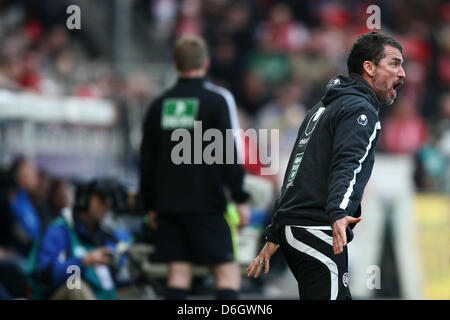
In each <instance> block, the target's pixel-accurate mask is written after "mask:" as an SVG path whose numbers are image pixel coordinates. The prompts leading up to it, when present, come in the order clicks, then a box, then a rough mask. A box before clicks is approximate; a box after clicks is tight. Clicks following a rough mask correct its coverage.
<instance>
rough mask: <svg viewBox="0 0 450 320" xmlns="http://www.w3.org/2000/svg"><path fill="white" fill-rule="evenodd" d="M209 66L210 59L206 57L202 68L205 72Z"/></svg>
mask: <svg viewBox="0 0 450 320" xmlns="http://www.w3.org/2000/svg"><path fill="white" fill-rule="evenodd" d="M210 66H211V60H209V59H206V60H205V64H204V65H203V70H205V72H208V70H209V67H210Z"/></svg>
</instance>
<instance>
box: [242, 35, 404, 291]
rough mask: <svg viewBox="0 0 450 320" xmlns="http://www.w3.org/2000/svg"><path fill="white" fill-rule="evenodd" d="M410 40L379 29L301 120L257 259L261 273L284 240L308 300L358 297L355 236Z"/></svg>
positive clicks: (362, 40)
mask: <svg viewBox="0 0 450 320" xmlns="http://www.w3.org/2000/svg"><path fill="white" fill-rule="evenodd" d="M402 63H403V57H402V47H401V45H400V44H399V43H398V42H397V41H396V40H395V39H393V38H392V37H390V36H386V35H382V34H380V33H377V32H371V33H368V34H365V35H362V36H361V37H359V38H358V39H357V40H356V42H355V43H354V44H353V48H352V49H351V52H350V54H349V56H348V60H347V66H348V72H349V75H348V76H344V75H338V76H336V77H335V78H333V79H332V80H331V81H330V82H329V83H328V85H327V88H326V92H325V95H324V97H323V98H322V99H321V101H320V102H319V103H318V104H317V105H316V106H314V107H313V108H312V109H311V110H310V111H309V112H308V114H307V116H306V118H305V120H304V121H303V123H302V125H301V126H300V129H299V132H298V136H297V140H296V143H295V145H294V149H293V151H292V154H291V157H290V160H289V165H288V168H287V170H286V174H285V177H284V182H283V186H282V189H281V195H280V197H279V199H278V200H277V202H276V204H275V207H274V210H273V218H272V223H271V225H270V226H269V227H268V228H267V229H266V240H267V243H266V245H265V247H264V248H263V249H262V250H261V252H260V254H259V255H258V256H257V257H256V258H255V260H253V262H252V263H251V264H250V266H249V268H248V270H249V276H252V275H253V274H255V277H258V276H259V274H260V272H261V270H262V269H263V266H264V265H265V273H267V272H268V271H269V260H270V257H271V256H272V255H273V253H274V252H275V251H276V250H277V249H278V247H280V246H281V249H282V251H283V253H284V256H285V258H286V261H287V263H288V265H289V267H290V269H291V271H292V272H293V274H294V276H295V278H296V279H297V281H298V284H299V295H300V298H301V299H351V295H350V290H349V288H348V271H347V260H348V256H347V247H346V245H347V243H348V242H350V241H351V240H352V238H353V232H352V228H353V227H354V226H355V224H356V223H358V222H359V221H360V220H361V218H360V216H361V205H360V202H361V199H362V196H363V191H364V188H365V186H366V184H367V182H368V180H369V177H370V174H371V172H372V168H373V164H374V156H375V154H374V151H375V146H376V144H377V142H378V138H379V134H380V129H381V125H380V122H379V119H378V110H379V105H380V103H384V104H387V105H391V104H392V103H393V102H394V99H395V97H396V94H397V92H396V89H397V88H398V86H399V85H401V84H402V83H403V80H404V78H405V72H404V70H403V67H402Z"/></svg>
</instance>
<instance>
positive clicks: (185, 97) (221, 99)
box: [140, 36, 250, 300]
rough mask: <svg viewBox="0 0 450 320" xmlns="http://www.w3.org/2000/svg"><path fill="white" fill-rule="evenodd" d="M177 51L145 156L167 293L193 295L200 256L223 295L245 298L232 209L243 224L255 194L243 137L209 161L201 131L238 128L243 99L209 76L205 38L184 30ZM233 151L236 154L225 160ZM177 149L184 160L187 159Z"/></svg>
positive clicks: (146, 137) (143, 174)
mask: <svg viewBox="0 0 450 320" xmlns="http://www.w3.org/2000/svg"><path fill="white" fill-rule="evenodd" d="M173 55H174V60H175V68H176V70H177V71H178V73H179V79H178V81H177V83H176V84H175V86H173V87H172V88H170V89H168V90H167V91H165V92H164V93H163V94H162V95H161V96H160V97H158V98H157V99H155V100H154V101H153V103H152V104H151V105H150V108H149V110H148V113H147V115H146V118H145V121H144V128H143V140H142V145H141V159H140V169H141V170H140V192H141V196H142V199H143V202H144V206H145V209H146V210H147V212H149V215H150V222H151V227H152V228H154V229H155V230H156V232H155V246H156V253H155V254H156V257H157V259H158V260H159V261H161V262H167V263H168V264H169V276H168V283H167V293H166V298H167V299H176V300H182V299H186V298H187V295H188V293H189V290H190V287H191V282H192V265H193V264H199V265H208V266H210V267H211V268H212V271H213V274H214V276H215V280H216V298H217V299H220V300H222V299H227V300H234V299H238V293H239V289H240V283H241V273H240V269H239V266H238V264H237V262H236V256H235V248H234V246H233V243H234V244H236V242H235V241H236V239H233V237H234V235H235V234H236V233H235V230H233V228H236V225H234V226H233V223H232V221H231V220H232V219H230V217H229V216H228V215H227V214H226V211H227V205H228V202H229V201H233V202H234V203H236V207H237V211H238V213H239V216H240V226H241V227H242V226H244V225H246V224H247V223H248V221H249V218H250V209H249V207H248V205H246V204H245V203H246V201H247V200H248V197H249V194H248V193H247V192H246V191H245V190H244V188H243V179H244V169H243V166H242V165H240V164H238V161H237V159H238V152H239V151H240V150H239V149H240V148H239V140H238V139H236V136H234V137H233V135H232V141H231V142H232V144H231V150H230V144H227V145H226V146H225V147H224V148H223V153H222V160H223V161H221V160H219V161H214V162H213V163H208V162H207V161H203V160H204V159H202V158H203V149H204V147H205V145H206V143H205V142H204V141H203V138H202V136H201V135H200V136H199V135H197V134H196V131H197V129H199V128H201V129H202V130H203V131H206V130H208V129H214V130H216V131H217V130H220V133H221V135H222V137H223V138H224V139H223V140H224V141H225V137H226V136H227V131H228V132H229V129H234V131H233V132H236V133H237V131H236V130H237V129H238V120H237V110H236V105H235V102H234V98H233V95H232V94H231V93H230V92H229V91H228V90H226V89H224V88H222V87H219V86H216V85H213V84H212V83H210V82H208V81H207V80H206V79H205V75H206V73H207V70H208V67H209V65H210V60H209V55H208V51H207V48H206V44H205V42H204V40H203V39H202V38H200V37H197V36H185V37H182V38H180V39H179V40H178V41H177V42H176V44H175V47H174V50H173ZM179 129H181V131H180V130H179ZM177 130H178V131H177ZM180 132H182V133H189V137H188V138H186V137H184V138H185V139H183V141H182V142H183V143H185V146H186V147H187V148H184V149H183V150H182V151H180V150H178V149H179V148H178V147H179V144H180V143H181V142H179V139H180V135H178V134H177V133H180ZM233 141H234V143H233ZM199 145H200V146H201V148H198V146H199ZM175 150H178V151H177V152H175ZM221 150H222V149H221ZM221 150H219V151H221ZM216 151H217V150H216ZM219 153H221V152H219ZM230 153H231V155H232V157H231V159H232V160H233V161H225V159H227V160H229V159H230ZM174 157H181V158H182V159H184V160H183V161H182V162H181V163H180V161H179V159H178V158H177V159H174ZM199 159H200V160H201V161H198V160H199Z"/></svg>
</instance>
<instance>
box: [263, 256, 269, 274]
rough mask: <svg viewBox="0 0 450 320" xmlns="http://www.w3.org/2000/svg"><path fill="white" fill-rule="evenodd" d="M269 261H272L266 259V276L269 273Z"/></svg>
mask: <svg viewBox="0 0 450 320" xmlns="http://www.w3.org/2000/svg"><path fill="white" fill-rule="evenodd" d="M269 261H270V259H269V258H265V259H264V266H265V270H264V274H268V273H269V264H270V263H269Z"/></svg>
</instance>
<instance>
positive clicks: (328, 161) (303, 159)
mask: <svg viewBox="0 0 450 320" xmlns="http://www.w3.org/2000/svg"><path fill="white" fill-rule="evenodd" d="M378 108H379V101H378V99H377V96H376V94H375V91H374V90H373V89H372V87H371V86H370V85H369V83H368V82H367V81H366V80H365V79H364V78H362V77H361V76H359V75H356V74H350V75H349V76H344V75H338V76H336V77H335V78H333V79H332V80H331V81H330V82H329V83H328V85H327V89H326V92H325V95H324V97H323V98H322V99H321V101H320V102H319V103H318V104H317V105H316V106H314V107H313V108H312V109H311V110H310V111H309V112H308V114H307V116H306V118H305V120H304V121H303V123H302V124H301V126H300V129H299V132H298V135H297V140H296V142H295V145H294V148H293V151H292V154H291V156H290V160H289V164H288V167H287V170H286V174H285V177H284V181H283V186H282V189H281V195H280V197H279V199H278V200H277V202H276V204H275V207H274V209H273V217H272V223H271V225H270V226H269V227H268V228H267V229H266V239H267V240H269V241H272V242H275V243H278V242H279V237H278V233H277V230H278V229H279V228H280V227H282V226H285V225H298V226H331V225H332V224H333V222H334V221H336V220H338V219H341V218H343V217H345V216H347V215H348V216H354V217H359V216H360V215H361V206H360V202H361V199H362V196H363V191H364V188H365V186H366V184H367V182H368V180H369V177H370V175H371V172H372V168H373V164H374V150H375V147H376V144H377V141H378V138H379V134H380V129H381V126H380V122H379V119H378ZM352 227H353V226H352ZM347 233H348V234H349V238H350V239H348V241H350V240H351V238H352V237H353V234H352V232H351V229H350V228H347Z"/></svg>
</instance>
